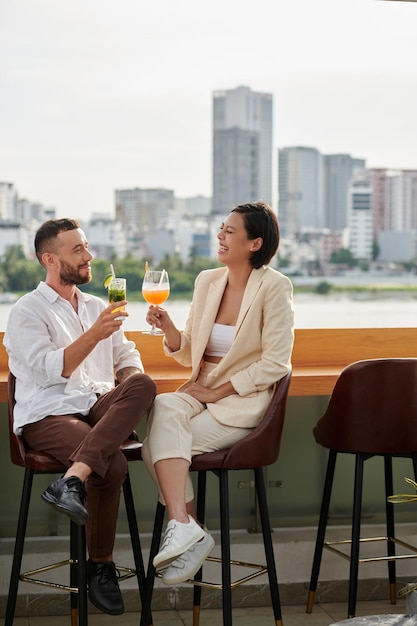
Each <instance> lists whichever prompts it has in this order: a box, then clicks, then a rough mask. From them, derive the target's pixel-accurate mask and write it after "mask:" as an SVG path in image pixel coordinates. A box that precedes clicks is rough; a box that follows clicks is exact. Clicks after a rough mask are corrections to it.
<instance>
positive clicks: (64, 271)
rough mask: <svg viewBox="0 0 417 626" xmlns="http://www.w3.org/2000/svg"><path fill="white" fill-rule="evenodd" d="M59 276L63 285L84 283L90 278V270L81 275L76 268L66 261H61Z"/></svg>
mask: <svg viewBox="0 0 417 626" xmlns="http://www.w3.org/2000/svg"><path fill="white" fill-rule="evenodd" d="M59 278H60V280H61V283H62V284H63V285H85V284H86V283H89V282H90V280H91V272H88V273H87V274H85V275H81V274H80V272H79V271H78V268H74V267H73V266H72V265H70V264H69V263H67V262H66V261H61V267H60V272H59Z"/></svg>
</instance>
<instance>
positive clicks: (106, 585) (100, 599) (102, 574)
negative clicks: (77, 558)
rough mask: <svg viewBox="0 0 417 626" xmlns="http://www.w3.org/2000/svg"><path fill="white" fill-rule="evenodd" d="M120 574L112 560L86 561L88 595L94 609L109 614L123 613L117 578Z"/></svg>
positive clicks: (123, 608)
mask: <svg viewBox="0 0 417 626" xmlns="http://www.w3.org/2000/svg"><path fill="white" fill-rule="evenodd" d="M118 576H120V574H119V572H118V571H117V570H116V566H115V564H114V563H113V561H104V562H100V563H95V562H94V561H92V560H91V559H88V561H87V581H88V597H89V598H90V602H91V603H92V604H94V606H95V607H96V609H99V610H100V611H103V613H108V614H109V615H121V614H122V613H124V610H125V607H124V605H123V598H122V594H121V592H120V589H119V582H118V580H117V578H118Z"/></svg>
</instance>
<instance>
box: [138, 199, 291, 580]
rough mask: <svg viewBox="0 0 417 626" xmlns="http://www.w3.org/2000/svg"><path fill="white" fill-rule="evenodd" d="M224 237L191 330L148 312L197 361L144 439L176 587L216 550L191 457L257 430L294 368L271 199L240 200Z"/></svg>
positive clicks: (183, 357)
mask: <svg viewBox="0 0 417 626" xmlns="http://www.w3.org/2000/svg"><path fill="white" fill-rule="evenodd" d="M217 238H218V241H219V247H218V251H217V260H218V261H220V262H221V263H223V264H224V266H225V267H221V268H217V269H214V270H206V271H203V272H201V273H200V274H199V276H197V279H196V281H195V289H194V295H193V300H192V304H191V308H190V314H189V317H188V320H187V323H186V327H185V330H184V331H183V332H180V331H179V330H178V329H177V328H176V327H175V325H174V324H173V322H172V320H171V318H170V317H169V315H168V313H167V312H166V311H165V310H164V309H162V308H160V307H155V306H150V308H149V310H148V313H147V316H146V321H147V322H148V324H155V325H156V326H157V327H158V328H160V329H162V330H163V332H164V334H165V337H164V351H165V353H166V354H167V356H172V357H174V358H175V359H176V360H177V361H178V362H179V363H181V364H182V365H184V366H190V365H191V367H192V373H191V376H190V379H189V381H188V382H187V383H185V384H184V385H182V387H180V388H179V389H178V390H177V391H176V392H173V393H164V394H160V395H158V396H157V397H156V399H155V402H154V405H153V407H152V409H151V411H150V414H149V421H148V435H147V438H146V439H145V441H144V443H143V459H144V461H145V464H146V466H147V468H148V470H149V472H150V473H151V475H152V476H153V477H154V479H155V480H156V482H157V484H158V487H159V492H160V498H161V501H163V502H164V503H165V504H166V507H167V512H168V520H169V521H168V525H167V529H166V532H165V536H164V540H163V542H162V545H161V548H160V550H159V552H158V554H157V555H156V557H155V559H154V562H153V564H154V566H155V568H156V569H157V570H160V569H164V568H167V569H166V570H165V572H164V574H163V577H162V580H163V581H164V582H165V583H166V584H177V583H179V582H183V581H184V580H188V579H190V578H192V577H193V576H194V574H195V573H196V572H197V571H198V570H199V569H200V567H201V565H202V563H203V561H204V560H205V558H206V557H207V556H208V554H209V553H210V552H211V550H212V549H213V547H214V540H213V538H212V536H211V535H210V534H209V533H208V532H207V529H206V528H203V527H202V526H201V525H200V524H199V523H198V522H197V521H196V514H195V508H194V494H193V489H192V483H191V479H190V476H189V471H188V470H189V466H190V462H191V457H192V456H193V455H196V454H202V453H204V452H211V451H214V450H220V449H224V448H228V447H230V446H232V445H233V444H234V443H236V441H238V440H240V439H242V438H243V437H244V436H245V435H247V434H248V433H249V432H250V431H251V430H252V429H253V428H254V427H255V426H256V425H257V424H258V423H259V421H260V420H261V419H262V417H263V415H264V413H265V411H266V409H267V407H268V405H269V402H270V398H271V395H272V391H273V386H274V383H275V382H276V381H277V380H279V379H280V378H282V377H283V376H285V375H286V374H287V373H288V371H289V370H290V368H291V362H290V359H291V352H292V345H293V339H294V330H293V325H294V315H293V304H292V285H291V282H290V281H289V279H288V278H286V277H285V276H283V275H282V274H280V273H279V272H277V271H276V270H274V269H272V268H270V267H268V266H267V264H268V263H269V262H270V260H271V258H272V257H273V256H274V254H275V253H276V251H277V249H278V244H279V228H278V221H277V218H276V216H275V214H274V213H273V211H272V209H271V208H270V207H269V206H268V205H267V204H265V203H264V202H256V203H253V204H243V205H239V206H237V207H235V208H234V209H233V210H232V212H231V213H230V214H229V215H228V217H227V219H226V220H225V222H224V223H223V224H222V225H221V227H220V231H219V233H218V235H217ZM167 566H168V567H167Z"/></svg>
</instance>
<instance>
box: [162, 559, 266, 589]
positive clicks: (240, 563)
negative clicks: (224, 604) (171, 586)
mask: <svg viewBox="0 0 417 626" xmlns="http://www.w3.org/2000/svg"><path fill="white" fill-rule="evenodd" d="M206 561H211V562H212V563H221V562H222V560H221V558H220V557H216V556H208V557H207V559H206ZM230 565H233V566H236V567H248V568H251V569H255V570H256V571H255V572H252V573H251V574H248V575H247V576H243V577H242V578H238V579H237V580H235V581H232V583H231V588H232V589H234V588H235V587H239V585H242V584H243V583H245V582H247V581H248V580H253V579H254V578H257V577H258V576H262V575H263V574H267V573H268V568H267V567H266V565H259V564H257V563H246V562H244V561H234V560H231V561H230ZM157 576H158V577H162V574H161V573H158V574H157ZM185 582H187V583H190V584H191V585H196V586H198V587H209V588H211V589H222V588H223V587H222V583H216V582H209V581H204V580H196V579H195V578H192V579H190V580H187V581H185Z"/></svg>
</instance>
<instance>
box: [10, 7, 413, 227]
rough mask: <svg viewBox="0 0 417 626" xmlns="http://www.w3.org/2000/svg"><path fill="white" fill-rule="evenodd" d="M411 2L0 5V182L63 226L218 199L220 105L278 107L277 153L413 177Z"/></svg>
mask: <svg viewBox="0 0 417 626" xmlns="http://www.w3.org/2000/svg"><path fill="white" fill-rule="evenodd" d="M416 32H417V2H400V1H397V0H256V2H253V1H249V0H210V2H202V1H201V0H200V1H196V0H154V1H153V2H149V1H147V2H145V1H144V0H71V2H62V1H57V0H35V1H34V0H2V1H1V3H0V181H1V182H12V183H14V185H15V186H16V188H17V190H18V194H19V197H21V198H27V199H29V200H31V201H34V202H41V203H42V204H44V205H46V206H47V207H55V208H56V211H57V217H64V216H68V217H75V218H79V219H81V218H82V219H88V217H90V216H91V214H92V213H93V212H99V213H110V214H111V215H113V213H114V190H115V189H122V188H133V187H164V188H168V189H172V190H173V191H174V192H175V195H176V196H177V197H190V196H194V195H200V194H202V195H207V196H210V195H211V148H212V121H211V116H212V94H213V91H216V90H222V89H234V88H235V87H238V86H239V85H246V86H249V87H250V88H251V89H252V90H254V91H262V92H268V93H272V94H273V97H274V147H275V148H276V149H278V148H283V147H287V146H294V145H303V146H310V147H315V148H317V149H318V150H320V152H322V153H324V154H331V153H348V154H351V155H352V156H353V157H356V158H364V159H366V161H367V166H368V167H388V168H393V169H397V168H412V169H417V132H416V127H417V37H416Z"/></svg>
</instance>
